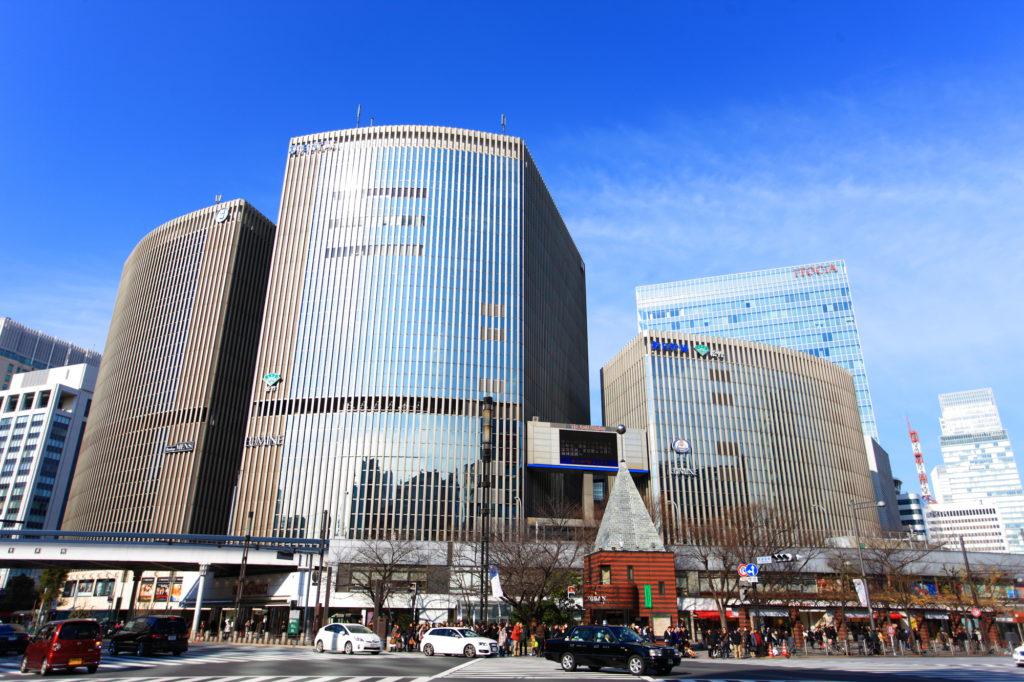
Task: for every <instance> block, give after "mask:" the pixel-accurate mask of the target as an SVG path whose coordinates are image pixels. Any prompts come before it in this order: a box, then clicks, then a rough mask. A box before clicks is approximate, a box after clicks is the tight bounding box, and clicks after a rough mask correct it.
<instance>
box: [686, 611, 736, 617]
mask: <svg viewBox="0 0 1024 682" xmlns="http://www.w3.org/2000/svg"><path fill="white" fill-rule="evenodd" d="M692 613H693V616H694V618H718V611H692ZM725 617H726V618H739V614H738V613H735V612H734V611H733V610H732V609H726V610H725Z"/></svg>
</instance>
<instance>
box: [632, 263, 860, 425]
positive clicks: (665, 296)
mask: <svg viewBox="0 0 1024 682" xmlns="http://www.w3.org/2000/svg"><path fill="white" fill-rule="evenodd" d="M636 307H637V325H638V328H639V331H641V332H642V331H679V332H683V333H685V334H700V335H702V336H717V337H723V338H729V339H742V340H745V341H756V342H757V343H767V344H769V345H772V346H781V347H783V348H790V349H792V350H798V351H801V352H803V353H808V354H810V355H813V356H815V357H819V358H824V359H826V360H828V361H829V362H832V363H833V364H836V365H839V366H840V367H842V368H843V369H845V370H846V371H848V372H849V373H850V374H852V375H853V384H854V387H855V388H856V390H857V404H858V406H859V408H860V420H861V425H862V427H863V430H864V435H865V436H870V437H871V438H874V439H875V440H878V426H877V424H876V423H875V411H874V408H873V407H872V405H871V392H870V390H869V389H868V374H867V369H866V368H865V367H864V354H863V353H862V351H861V346H860V333H859V332H858V331H857V319H856V317H855V316H854V312H853V298H852V296H851V293H850V278H849V276H848V274H847V271H846V262H845V261H843V260H832V261H826V262H822V263H815V264H812V265H801V266H794V267H782V268H771V269H769V270H756V271H754V272H743V273H738V274H732V275H719V276H715V277H702V278H700V279H688V280H682V281H678V282H667V283H665V284H652V285H648V286H640V287H637V288H636Z"/></svg>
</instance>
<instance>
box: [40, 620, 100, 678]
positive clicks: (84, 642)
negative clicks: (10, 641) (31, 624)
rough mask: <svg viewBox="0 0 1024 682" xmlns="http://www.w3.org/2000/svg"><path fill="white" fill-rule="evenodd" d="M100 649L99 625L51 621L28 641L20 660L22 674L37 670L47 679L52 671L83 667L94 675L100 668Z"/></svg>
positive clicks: (89, 621)
mask: <svg viewBox="0 0 1024 682" xmlns="http://www.w3.org/2000/svg"><path fill="white" fill-rule="evenodd" d="M102 649H103V639H102V637H101V636H100V624H99V623H97V622H96V621H94V620H58V621H54V622H52V623H47V624H46V625H44V626H43V627H42V629H41V630H39V632H37V633H36V634H35V636H33V637H32V639H30V640H29V642H28V646H27V647H26V648H25V656H24V658H22V659H21V672H23V673H27V672H29V671H33V670H38V671H39V672H40V673H42V674H43V675H49V674H50V673H52V672H53V671H54V670H72V669H74V668H78V667H84V668H85V669H86V670H88V671H89V672H91V673H94V672H96V669H97V668H99V667H100V651H101V650H102Z"/></svg>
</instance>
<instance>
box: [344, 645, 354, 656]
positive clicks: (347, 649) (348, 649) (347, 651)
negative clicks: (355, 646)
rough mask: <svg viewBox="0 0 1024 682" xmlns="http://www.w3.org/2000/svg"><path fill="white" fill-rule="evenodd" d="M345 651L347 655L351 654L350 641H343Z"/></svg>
mask: <svg viewBox="0 0 1024 682" xmlns="http://www.w3.org/2000/svg"><path fill="white" fill-rule="evenodd" d="M345 653H346V654H348V655H349V656H351V655H352V642H345Z"/></svg>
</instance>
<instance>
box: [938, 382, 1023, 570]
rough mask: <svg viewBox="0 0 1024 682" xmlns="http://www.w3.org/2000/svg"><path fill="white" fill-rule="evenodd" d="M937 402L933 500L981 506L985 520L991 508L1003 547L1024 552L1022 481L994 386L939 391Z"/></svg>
mask: <svg viewBox="0 0 1024 682" xmlns="http://www.w3.org/2000/svg"><path fill="white" fill-rule="evenodd" d="M939 407H940V409H941V418H940V420H939V425H940V428H941V432H942V436H941V439H940V441H939V443H940V447H941V449H942V464H941V465H939V466H937V467H935V469H934V470H933V471H932V484H933V487H934V488H935V490H934V492H935V497H936V499H937V501H938V502H939V503H941V504H942V505H943V508H946V507H949V508H950V509H956V508H960V509H963V510H967V509H974V510H983V511H981V512H978V513H979V514H981V515H982V516H984V518H985V522H986V523H988V522H989V516H991V512H992V510H994V511H995V515H996V516H997V517H998V519H999V523H1001V524H1002V526H1003V532H1004V534H1005V536H1006V542H1005V545H1006V551H1010V552H1016V553H1021V552H1024V487H1022V486H1021V480H1020V471H1019V470H1018V468H1017V460H1016V458H1015V457H1014V454H1013V446H1012V445H1011V443H1010V437H1009V435H1008V434H1007V433H1006V430H1005V429H1004V428H1003V423H1002V419H1000V417H999V408H998V406H997V405H996V399H995V395H994V394H993V392H992V389H990V388H982V389H976V390H971V391H959V392H956V393H943V394H942V395H940V396H939ZM931 509H932V508H931V507H929V509H928V511H929V517H931V514H930V512H931ZM936 518H937V519H948V518H955V517H949V516H941V517H936ZM989 530H990V529H989Z"/></svg>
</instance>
